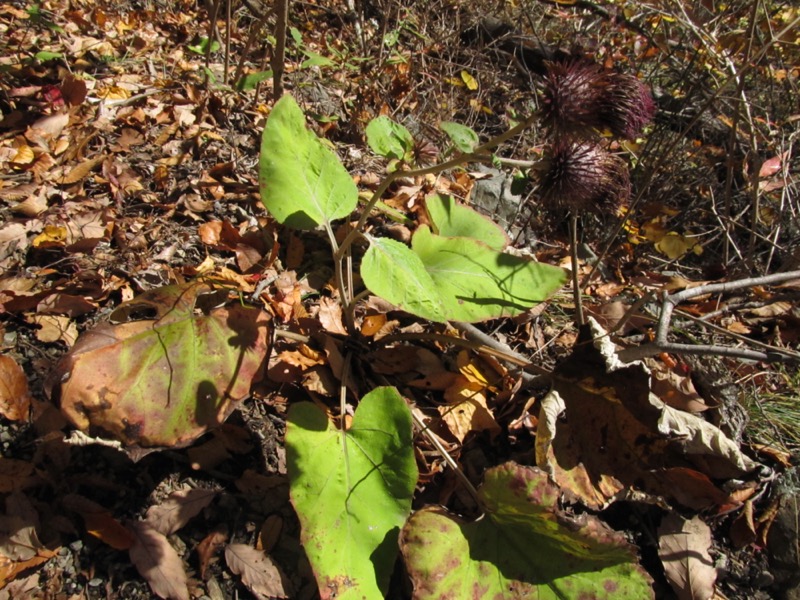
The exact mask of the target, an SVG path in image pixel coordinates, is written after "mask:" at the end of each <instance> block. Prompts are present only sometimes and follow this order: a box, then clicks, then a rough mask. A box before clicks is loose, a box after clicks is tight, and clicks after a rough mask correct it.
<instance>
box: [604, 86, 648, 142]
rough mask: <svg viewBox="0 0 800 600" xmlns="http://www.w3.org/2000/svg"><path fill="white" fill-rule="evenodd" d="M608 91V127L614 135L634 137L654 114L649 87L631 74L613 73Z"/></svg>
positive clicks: (627, 137)
mask: <svg viewBox="0 0 800 600" xmlns="http://www.w3.org/2000/svg"><path fill="white" fill-rule="evenodd" d="M608 91H609V95H610V97H611V100H610V102H609V108H610V111H609V114H608V116H607V120H608V123H607V126H608V128H609V129H610V130H611V131H612V133H614V135H616V136H619V137H624V138H626V139H629V140H630V139H634V138H636V137H637V136H638V135H639V134H640V133H641V132H642V129H643V128H644V126H645V125H647V124H648V123H649V122H650V121H652V120H653V117H654V116H655V114H656V104H655V102H654V101H653V96H652V95H651V94H650V90H649V88H648V87H647V86H646V85H644V84H643V83H642V82H641V81H639V80H638V79H637V78H636V77H634V76H633V75H627V74H623V73H614V74H613V76H612V77H611V86H610V88H609V90H608Z"/></svg>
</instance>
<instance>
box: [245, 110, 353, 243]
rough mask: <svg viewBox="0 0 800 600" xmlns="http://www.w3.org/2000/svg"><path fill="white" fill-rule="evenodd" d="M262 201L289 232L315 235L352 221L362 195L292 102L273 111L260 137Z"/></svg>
mask: <svg viewBox="0 0 800 600" xmlns="http://www.w3.org/2000/svg"><path fill="white" fill-rule="evenodd" d="M258 167H259V187H260V190H261V200H262V201H263V202H264V205H265V206H266V207H267V210H269V212H271V213H272V214H273V215H274V217H275V218H276V219H277V220H278V221H279V222H280V223H283V224H285V225H288V226H290V227H296V228H299V229H313V228H314V227H316V226H318V225H322V224H324V223H328V222H330V221H332V220H334V219H340V218H343V217H346V216H347V215H349V214H350V213H351V212H352V211H353V209H354V208H355V207H356V204H357V203H358V189H357V188H356V185H355V183H353V180H352V178H351V177H350V175H349V174H348V173H347V171H346V170H345V168H344V167H343V166H342V163H341V162H339V159H338V158H337V157H336V155H335V154H334V153H333V152H331V151H330V150H329V149H328V148H326V147H325V146H324V145H323V144H322V142H321V141H320V140H319V139H318V138H317V136H316V135H314V133H313V132H311V131H309V130H308V129H307V128H306V123H305V117H304V116H303V111H302V110H300V107H299V106H297V103H296V102H295V101H294V99H293V98H292V97H291V96H284V97H283V98H281V99H280V100H278V102H276V103H275V106H274V107H273V108H272V112H271V113H270V115H269V118H268V119H267V125H266V127H264V133H263V135H262V137H261V155H260V157H259V165H258Z"/></svg>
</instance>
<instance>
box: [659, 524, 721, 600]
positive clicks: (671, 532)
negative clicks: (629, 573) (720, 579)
mask: <svg viewBox="0 0 800 600" xmlns="http://www.w3.org/2000/svg"><path fill="white" fill-rule="evenodd" d="M658 535H659V542H658V546H659V549H658V556H659V557H660V558H661V562H662V563H663V565H664V573H665V574H666V576H667V579H668V580H669V583H670V585H671V586H672V589H673V590H674V591H675V594H676V595H677V596H678V600H709V599H710V598H711V597H712V596H713V595H714V583H715V582H716V580H717V570H716V569H715V568H714V561H713V560H711V556H709V554H708V549H709V548H710V547H711V529H709V527H708V525H706V524H705V523H704V522H703V521H702V520H701V519H700V517H694V518H693V519H691V520H687V519H684V518H683V517H681V516H680V515H679V514H678V513H675V512H670V513H669V514H667V515H666V516H665V517H664V519H663V520H662V521H661V526H660V527H659V528H658Z"/></svg>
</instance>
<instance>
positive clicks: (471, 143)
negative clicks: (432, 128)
mask: <svg viewBox="0 0 800 600" xmlns="http://www.w3.org/2000/svg"><path fill="white" fill-rule="evenodd" d="M439 128H440V129H441V130H442V131H444V132H445V133H446V134H447V137H449V138H450V141H451V142H453V145H454V146H455V147H456V149H457V150H458V151H459V152H463V153H465V154H469V153H470V152H473V151H474V150H475V148H477V147H478V146H479V145H480V140H479V139H478V134H477V133H475V131H474V130H472V129H471V128H469V127H467V126H466V125H462V124H461V123H454V122H452V121H443V122H442V123H439Z"/></svg>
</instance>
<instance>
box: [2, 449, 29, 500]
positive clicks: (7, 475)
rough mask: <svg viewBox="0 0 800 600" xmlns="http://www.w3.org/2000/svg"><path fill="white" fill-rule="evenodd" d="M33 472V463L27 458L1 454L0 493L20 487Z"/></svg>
mask: <svg viewBox="0 0 800 600" xmlns="http://www.w3.org/2000/svg"><path fill="white" fill-rule="evenodd" d="M31 473H33V464H32V463H30V462H28V461H27V460H17V459H15V458H4V457H2V456H0V493H3V494H5V493H8V492H11V491H13V490H16V489H20V488H21V487H22V486H23V485H24V484H25V482H26V481H27V480H28V476H30V474H31Z"/></svg>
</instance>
